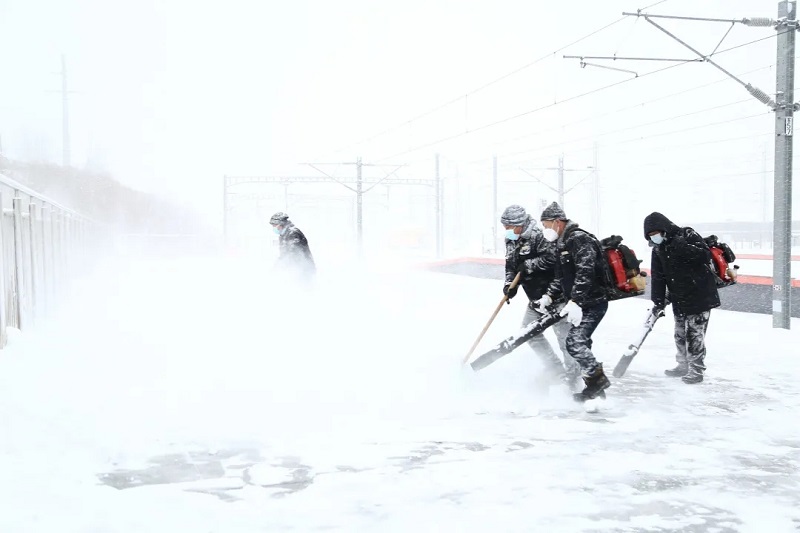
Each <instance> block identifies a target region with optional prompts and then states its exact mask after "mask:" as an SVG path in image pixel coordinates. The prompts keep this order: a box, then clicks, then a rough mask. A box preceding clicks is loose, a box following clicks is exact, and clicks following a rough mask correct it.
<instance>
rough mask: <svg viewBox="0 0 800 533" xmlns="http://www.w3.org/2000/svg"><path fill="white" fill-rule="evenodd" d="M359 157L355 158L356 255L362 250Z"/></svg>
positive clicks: (362, 211)
mask: <svg viewBox="0 0 800 533" xmlns="http://www.w3.org/2000/svg"><path fill="white" fill-rule="evenodd" d="M361 166H362V163H361V158H360V157H359V158H358V159H357V160H356V245H357V246H358V255H361V253H362V252H363V251H364V180H363V178H362V176H361Z"/></svg>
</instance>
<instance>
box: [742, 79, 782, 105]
mask: <svg viewBox="0 0 800 533" xmlns="http://www.w3.org/2000/svg"><path fill="white" fill-rule="evenodd" d="M744 88H745V89H747V92H749V93H750V94H752V95H753V96H754V97H755V98H756V100H758V101H759V102H761V103H762V104H767V105H768V106H770V107H771V108H772V109H775V108H776V107H777V104H776V103H775V100H773V99H772V98H770V97H769V95H768V94H767V93H765V92H764V91H762V90H761V89H759V88H758V87H753V86H752V85H750V84H749V83H748V84H747V85H745V86H744Z"/></svg>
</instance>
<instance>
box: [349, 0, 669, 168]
mask: <svg viewBox="0 0 800 533" xmlns="http://www.w3.org/2000/svg"><path fill="white" fill-rule="evenodd" d="M664 1H666V0H664ZM659 3H660V2H659ZM626 18H627V17H624V16H623V17H620V18H618V19H615V20H613V21H611V22H609V23H607V24H605V25H603V26H601V27H599V28H597V29H596V30H593V31H591V32H589V33H587V34H586V35H584V36H582V37H580V38H578V39H575V40H574V41H572V42H570V43H568V44H565V45H563V46H561V47H560V48H557V49H555V50H553V51H552V52H549V53H547V54H545V55H543V56H541V57H538V58H537V59H535V60H533V61H531V62H529V63H526V64H524V65H522V66H520V67H517V68H515V69H514V70H512V71H510V72H507V73H505V74H503V75H502V76H500V77H498V78H495V79H493V80H491V81H489V82H486V83H484V84H483V85H480V86H479V87H477V88H475V89H472V90H470V91H467V92H466V93H464V94H461V95H458V96H456V97H454V98H452V99H450V100H448V101H446V102H444V103H442V104H439V105H437V106H435V107H433V108H431V109H429V110H428V111H425V112H423V113H420V114H418V115H415V116H414V117H412V118H410V119H408V120H405V121H403V122H402V123H400V124H397V125H395V126H391V127H389V128H386V129H384V130H382V131H380V132H378V133H376V134H374V135H371V136H370V137H367V138H366V139H363V140H361V141H358V142H354V143H350V144H348V145H347V146H345V147H343V148H340V149H338V150H335V152H334V153H339V152H342V151H343V150H345V149H346V148H350V147H353V146H358V145H361V144H365V143H368V142H370V141H373V140H375V139H377V138H378V137H382V136H383V135H386V134H387V133H391V132H392V131H395V130H398V129H400V128H402V127H405V126H408V125H409V124H412V123H414V122H416V121H418V120H421V119H423V118H425V117H427V116H429V115H432V114H433V113H436V112H437V111H440V110H442V109H444V108H446V107H449V106H451V105H453V104H456V103H458V102H460V101H461V100H465V99H467V98H469V97H470V96H473V95H475V94H477V93H479V92H481V91H483V90H485V89H488V88H489V87H491V86H493V85H495V84H497V83H500V82H501V81H503V80H505V79H508V78H510V77H512V76H514V75H516V74H519V73H520V72H522V71H524V70H527V69H529V68H530V67H533V66H534V65H537V64H539V63H541V62H542V61H544V60H545V59H548V58H550V57H552V56H554V55H555V54H557V53H558V52H560V51H562V50H565V49H567V48H569V47H570V46H574V45H576V44H578V43H580V42H582V41H585V40H586V39H589V38H590V37H593V36H595V35H597V34H598V33H600V32H603V31H605V30H607V29H608V28H610V27H612V26H614V25H615V24H618V23H620V22H622V21H623V20H625V19H626Z"/></svg>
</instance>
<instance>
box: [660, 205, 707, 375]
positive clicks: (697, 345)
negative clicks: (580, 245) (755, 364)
mask: <svg viewBox="0 0 800 533" xmlns="http://www.w3.org/2000/svg"><path fill="white" fill-rule="evenodd" d="M644 236H645V238H646V239H648V240H649V241H650V242H651V243H652V245H653V253H652V260H651V265H650V269H651V274H650V276H651V277H650V279H651V280H652V281H651V287H650V291H651V292H650V298H651V299H652V300H653V305H654V306H655V308H656V309H657V310H663V309H664V306H665V305H666V302H667V294H669V301H670V302H671V303H672V312H673V315H674V317H675V345H676V347H677V352H678V353H677V355H676V359H677V361H678V366H676V367H675V368H673V369H670V370H666V371H665V372H664V373H665V374H666V375H668V376H671V377H680V378H681V379H682V380H683V382H684V383H700V382H701V381H703V371H704V370H705V369H706V367H705V357H706V343H705V336H706V330H707V329H708V319H709V317H710V316H711V309H713V308H715V307H719V305H720V302H719V292H718V291H717V283H716V277H715V275H714V271H713V270H712V267H711V259H712V258H711V251H710V250H709V249H708V246H707V245H706V243H705V242H704V241H703V238H702V237H701V236H700V235H699V234H698V233H697V232H696V231H694V230H693V229H692V228H681V227H678V226H677V225H676V224H674V223H673V222H672V221H671V220H670V219H668V218H667V217H665V216H664V215H662V214H661V213H650V214H649V215H647V217H645V219H644ZM667 291H669V292H667Z"/></svg>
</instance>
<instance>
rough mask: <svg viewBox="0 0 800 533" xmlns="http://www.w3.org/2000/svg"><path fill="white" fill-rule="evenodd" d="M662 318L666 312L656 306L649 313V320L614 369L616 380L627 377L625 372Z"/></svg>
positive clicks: (613, 373)
mask: <svg viewBox="0 0 800 533" xmlns="http://www.w3.org/2000/svg"><path fill="white" fill-rule="evenodd" d="M662 316H664V310H663V309H660V310H659V309H657V308H656V307H655V306H654V307H653V308H652V309H650V310H649V311H648V312H647V320H645V321H644V326H643V327H642V330H641V331H640V332H639V336H638V337H637V338H636V340H635V341H634V342H633V343H632V344H630V345H628V349H627V350H625V353H624V354H623V355H622V357H621V358H620V360H619V362H618V363H617V366H615V367H614V371H613V372H612V375H613V376H614V377H615V378H621V377H622V376H624V375H625V371H626V370H628V367H629V366H630V364H631V361H633V358H634V357H636V354H638V353H639V348H641V347H642V344H644V340H645V339H646V338H647V336H648V335H649V334H650V332H651V331H653V326H655V325H656V320H658V319H659V318H660V317H662Z"/></svg>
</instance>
